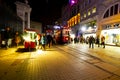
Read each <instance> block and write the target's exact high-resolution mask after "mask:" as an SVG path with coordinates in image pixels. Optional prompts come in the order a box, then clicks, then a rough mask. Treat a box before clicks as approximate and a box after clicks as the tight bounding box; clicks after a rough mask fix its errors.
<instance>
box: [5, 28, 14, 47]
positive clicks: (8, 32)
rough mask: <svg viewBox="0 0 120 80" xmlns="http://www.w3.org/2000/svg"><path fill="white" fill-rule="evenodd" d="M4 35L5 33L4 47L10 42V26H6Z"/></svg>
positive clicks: (9, 45) (9, 44)
mask: <svg viewBox="0 0 120 80" xmlns="http://www.w3.org/2000/svg"><path fill="white" fill-rule="evenodd" d="M4 35H5V45H6V48H8V47H11V44H12V32H11V29H10V27H7V28H6V30H5V33H4Z"/></svg>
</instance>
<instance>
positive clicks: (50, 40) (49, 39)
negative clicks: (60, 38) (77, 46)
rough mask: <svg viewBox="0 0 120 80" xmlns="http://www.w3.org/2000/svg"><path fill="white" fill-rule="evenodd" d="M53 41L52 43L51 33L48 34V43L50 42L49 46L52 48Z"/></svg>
mask: <svg viewBox="0 0 120 80" xmlns="http://www.w3.org/2000/svg"><path fill="white" fill-rule="evenodd" d="M51 43H52V36H51V35H50V34H48V35H47V44H48V47H49V48H50V46H51Z"/></svg>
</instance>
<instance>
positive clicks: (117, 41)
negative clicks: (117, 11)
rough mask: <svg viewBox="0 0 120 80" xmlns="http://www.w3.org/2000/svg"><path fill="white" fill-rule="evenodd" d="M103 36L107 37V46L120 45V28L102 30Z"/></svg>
mask: <svg viewBox="0 0 120 80" xmlns="http://www.w3.org/2000/svg"><path fill="white" fill-rule="evenodd" d="M101 36H105V43H106V44H111V45H120V28H119V29H108V30H102V32H101Z"/></svg>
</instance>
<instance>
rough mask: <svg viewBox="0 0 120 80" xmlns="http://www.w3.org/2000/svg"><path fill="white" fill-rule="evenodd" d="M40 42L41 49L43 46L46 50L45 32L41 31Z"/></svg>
mask: <svg viewBox="0 0 120 80" xmlns="http://www.w3.org/2000/svg"><path fill="white" fill-rule="evenodd" d="M40 43H41V45H42V46H41V49H42V48H43V49H44V50H46V47H45V46H46V44H47V37H46V34H45V33H43V34H42V37H41V40H40Z"/></svg>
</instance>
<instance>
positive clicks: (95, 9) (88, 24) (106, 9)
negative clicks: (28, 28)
mask: <svg viewBox="0 0 120 80" xmlns="http://www.w3.org/2000/svg"><path fill="white" fill-rule="evenodd" d="M62 21H63V25H67V26H68V27H69V28H70V29H71V31H70V34H71V35H75V36H77V37H80V36H81V35H82V36H83V37H84V38H86V37H87V36H91V35H92V36H94V37H96V36H100V37H101V36H105V38H106V39H105V42H106V44H110V45H120V0H70V2H69V4H67V5H66V6H64V7H63V9H62Z"/></svg>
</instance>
